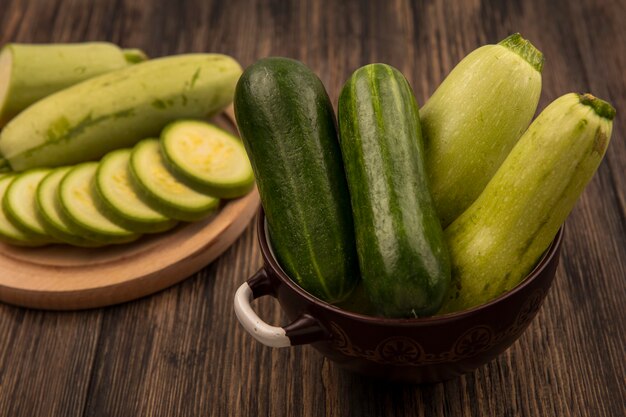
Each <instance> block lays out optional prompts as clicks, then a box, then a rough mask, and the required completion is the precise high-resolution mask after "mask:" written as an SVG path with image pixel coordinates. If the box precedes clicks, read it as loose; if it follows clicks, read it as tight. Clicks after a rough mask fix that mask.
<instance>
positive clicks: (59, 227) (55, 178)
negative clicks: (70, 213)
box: [35, 167, 102, 247]
mask: <svg viewBox="0 0 626 417" xmlns="http://www.w3.org/2000/svg"><path fill="white" fill-rule="evenodd" d="M71 169H72V167H62V168H57V169H54V170H52V172H50V173H49V174H48V175H46V177H45V178H44V179H43V180H41V182H40V183H39V186H38V187H37V192H36V195H35V202H36V204H37V215H38V217H39V220H40V222H41V224H42V225H43V227H44V229H45V230H46V232H47V233H48V234H49V235H50V236H52V237H54V238H55V239H57V240H58V241H60V242H64V243H69V244H70V245H74V246H84V247H96V246H101V245H102V244H101V243H98V242H95V241H93V240H90V239H87V238H85V237H83V236H80V235H77V234H76V233H73V232H72V231H71V230H70V227H69V226H68V224H67V223H66V222H65V220H64V219H63V216H62V214H61V203H60V201H59V193H58V190H59V184H61V180H62V179H63V177H65V174H67V173H68V172H69V171H70V170H71Z"/></svg>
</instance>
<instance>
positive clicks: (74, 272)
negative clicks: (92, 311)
mask: <svg viewBox="0 0 626 417" xmlns="http://www.w3.org/2000/svg"><path fill="white" fill-rule="evenodd" d="M213 122H214V123H215V124H217V125H219V126H221V127H222V128H224V129H226V130H229V131H231V132H233V133H235V134H236V133H237V130H236V127H235V126H236V125H235V123H234V116H233V113H232V108H230V109H227V110H226V111H225V112H224V113H222V114H221V115H219V116H217V117H216V118H214V119H213ZM258 207H259V194H258V192H257V190H256V188H255V189H254V190H253V191H251V192H250V193H249V194H247V195H246V196H244V197H241V198H238V199H235V200H228V201H226V202H225V203H223V205H222V207H221V208H220V210H219V211H218V212H217V213H216V214H215V215H213V216H212V217H211V218H208V219H206V220H203V221H200V222H196V223H184V224H181V225H179V226H177V227H176V228H174V229H173V230H171V231H169V232H166V233H161V234H156V235H147V236H143V237H142V238H140V239H139V240H137V241H135V242H133V243H128V244H124V245H111V246H105V247H103V248H77V247H72V246H68V245H50V246H45V247H42V248H22V247H18V246H12V245H8V244H3V243H0V301H4V302H6V303H10V304H15V305H19V306H24V307H33V308H42V309H51V310H74V309H86V308H94V307H102V306H107V305H111V304H117V303H121V302H124V301H129V300H134V299H136V298H140V297H143V296H146V295H148V294H152V293H155V292H157V291H160V290H162V289H164V288H167V287H169V286H171V285H173V284H176V283H178V282H180V281H182V280H183V279H185V278H187V277H189V276H190V275H192V274H193V273H195V272H197V271H199V270H200V269H202V268H203V267H204V266H206V265H207V264H209V263H210V262H211V261H213V260H214V259H216V258H217V257H218V256H220V255H221V254H222V253H223V252H224V251H225V250H226V249H227V248H228V247H229V246H230V245H231V244H232V243H233V242H234V241H235V240H236V239H237V237H239V235H240V234H241V233H242V232H243V230H244V229H245V228H246V226H247V225H248V224H249V223H250V220H251V219H252V217H254V214H255V213H256V211H257V209H258Z"/></svg>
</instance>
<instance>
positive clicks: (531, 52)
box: [498, 33, 545, 73]
mask: <svg viewBox="0 0 626 417" xmlns="http://www.w3.org/2000/svg"><path fill="white" fill-rule="evenodd" d="M498 45H502V46H504V47H505V48H508V49H510V50H511V51H513V52H515V53H516V54H518V55H519V56H521V57H522V58H524V59H525V60H526V61H527V62H528V63H529V64H530V65H531V66H532V67H533V68H534V69H536V70H537V71H539V72H540V73H541V71H542V70H543V63H544V62H545V58H544V57H543V54H542V53H541V51H540V50H539V49H537V48H535V46H534V45H533V44H532V43H530V41H529V40H526V39H524V38H522V35H520V34H519V33H514V34H512V35H511V36H509V37H508V38H506V39H503V40H501V41H500V42H498Z"/></svg>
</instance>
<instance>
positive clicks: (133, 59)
mask: <svg viewBox="0 0 626 417" xmlns="http://www.w3.org/2000/svg"><path fill="white" fill-rule="evenodd" d="M122 53H123V54H124V58H125V59H126V62H128V63H129V64H139V63H140V62H143V61H147V60H148V55H146V53H145V52H144V51H142V50H141V49H135V48H131V49H122Z"/></svg>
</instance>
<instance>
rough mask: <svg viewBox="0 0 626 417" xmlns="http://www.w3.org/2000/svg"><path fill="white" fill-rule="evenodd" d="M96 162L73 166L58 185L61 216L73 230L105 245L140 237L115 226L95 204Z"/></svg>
mask: <svg viewBox="0 0 626 417" xmlns="http://www.w3.org/2000/svg"><path fill="white" fill-rule="evenodd" d="M97 169H98V163H97V162H85V163H82V164H79V165H76V166H75V167H73V168H72V169H71V170H70V171H69V172H68V173H67V174H65V176H64V177H63V179H62V180H61V184H60V185H59V202H60V207H61V210H60V214H61V217H62V219H63V221H64V222H65V223H66V224H67V225H68V227H69V229H70V231H71V232H72V233H74V234H76V235H78V236H82V237H84V238H86V239H89V240H94V241H96V242H100V243H103V244H108V243H126V242H130V241H133V240H135V239H137V238H138V237H139V236H140V235H139V234H137V233H134V232H132V231H130V230H128V229H125V228H123V227H122V226H120V225H118V224H116V223H114V222H113V221H111V220H110V219H109V218H108V217H106V216H105V215H104V213H102V212H101V211H100V210H99V209H98V207H97V206H96V203H95V201H94V200H95V193H96V190H95V184H94V182H95V177H96V171H97Z"/></svg>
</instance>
